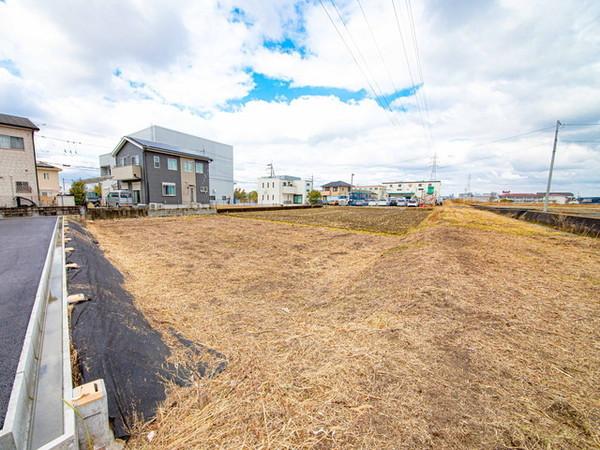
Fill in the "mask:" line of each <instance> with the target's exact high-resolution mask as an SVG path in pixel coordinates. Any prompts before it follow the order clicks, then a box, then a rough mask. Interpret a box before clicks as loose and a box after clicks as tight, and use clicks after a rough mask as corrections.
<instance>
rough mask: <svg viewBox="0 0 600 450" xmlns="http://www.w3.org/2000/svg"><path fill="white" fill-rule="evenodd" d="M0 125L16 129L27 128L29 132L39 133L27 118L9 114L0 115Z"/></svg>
mask: <svg viewBox="0 0 600 450" xmlns="http://www.w3.org/2000/svg"><path fill="white" fill-rule="evenodd" d="M0 125H8V126H10V127H16V128H27V129H30V130H35V131H39V130H40V129H39V128H38V127H37V126H36V125H35V124H34V123H33V122H32V121H31V120H29V119H28V118H26V117H19V116H11V115H10V114H2V113H0Z"/></svg>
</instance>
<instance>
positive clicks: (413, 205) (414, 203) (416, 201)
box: [406, 198, 419, 207]
mask: <svg viewBox="0 0 600 450" xmlns="http://www.w3.org/2000/svg"><path fill="white" fill-rule="evenodd" d="M406 206H412V207H417V206H419V201H418V200H416V199H414V198H411V199H410V200H409V201H408V202H406Z"/></svg>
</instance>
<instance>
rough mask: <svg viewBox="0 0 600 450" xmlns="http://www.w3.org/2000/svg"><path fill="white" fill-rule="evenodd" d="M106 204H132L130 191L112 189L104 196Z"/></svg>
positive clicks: (117, 205)
mask: <svg viewBox="0 0 600 450" xmlns="http://www.w3.org/2000/svg"><path fill="white" fill-rule="evenodd" d="M106 206H116V207H119V206H133V195H132V194H131V191H122V190H121V191H112V192H109V193H108V195H107V196H106Z"/></svg>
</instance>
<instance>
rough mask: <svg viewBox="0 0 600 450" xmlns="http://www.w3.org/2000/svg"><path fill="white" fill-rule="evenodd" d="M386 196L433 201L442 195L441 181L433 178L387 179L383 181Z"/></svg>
mask: <svg viewBox="0 0 600 450" xmlns="http://www.w3.org/2000/svg"><path fill="white" fill-rule="evenodd" d="M383 186H384V187H385V190H386V193H387V196H388V197H404V198H416V199H418V200H421V201H425V202H427V201H435V200H436V199H438V198H440V197H441V195H442V192H441V191H442V182H441V181H435V180H421V181H388V182H385V183H383Z"/></svg>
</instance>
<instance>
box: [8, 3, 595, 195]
mask: <svg viewBox="0 0 600 450" xmlns="http://www.w3.org/2000/svg"><path fill="white" fill-rule="evenodd" d="M0 23H1V24H2V26H1V27H0V43H2V44H1V45H0V112H3V113H8V114H15V115H21V116H26V117H29V118H30V119H32V120H33V121H34V122H35V123H36V124H37V125H38V126H39V127H40V129H41V130H40V132H39V133H37V137H36V147H37V149H38V158H39V159H41V160H44V161H47V162H51V163H55V164H64V165H69V166H71V168H65V170H64V171H63V175H64V178H65V179H66V180H67V182H68V181H70V180H72V179H76V178H79V177H89V176H94V175H96V173H97V171H96V170H95V169H94V168H96V167H98V155H100V154H102V153H107V152H110V151H112V150H113V148H114V147H115V146H116V144H117V143H118V141H119V139H120V137H121V136H123V135H126V134H129V133H132V132H134V131H137V130H140V129H143V128H146V127H148V126H150V125H153V124H154V125H161V126H164V127H168V128H173V129H177V130H180V131H183V132H187V133H191V134H195V135H198V136H202V137H205V138H207V139H211V140H216V141H220V142H224V143H227V144H231V145H233V146H234V164H235V174H234V177H235V180H236V183H237V186H238V187H242V188H245V189H246V190H250V189H254V188H255V186H256V178H258V177H260V176H264V175H265V174H267V164H269V163H271V162H272V163H273V165H274V167H275V171H276V173H277V174H281V175H283V174H286V175H295V176H300V177H305V178H310V177H314V181H315V183H316V184H324V183H326V182H328V181H334V180H345V181H348V182H349V181H350V179H351V176H352V174H354V183H355V184H377V183H381V182H385V181H396V180H408V179H428V178H429V177H430V176H431V170H432V162H433V159H434V155H435V160H436V166H437V176H436V178H438V179H440V180H442V183H443V192H444V193H445V194H450V193H461V192H464V191H465V189H466V188H467V184H468V180H469V178H470V180H471V181H470V190H471V191H474V192H490V191H495V192H501V191H503V190H511V191H513V192H531V191H533V192H538V191H543V190H545V186H546V179H547V173H548V167H549V163H550V156H551V152H552V143H553V137H554V125H555V123H556V121H557V120H560V121H561V122H562V123H564V124H565V125H564V126H562V127H560V129H559V141H558V148H557V155H556V163H555V172H554V177H553V190H555V191H571V192H574V193H576V194H580V195H594V194H595V195H600V125H599V124H600V2H597V1H595V0H590V1H565V0H560V1H558V0H556V1H555V0H545V1H534V0H528V1H522V0H502V1H490V0H477V1H467V0H456V1H453V2H447V1H443V0H424V1H419V0H414V1H410V0H394V1H392V0H335V1H331V0H323V1H322V3H321V2H320V1H319V0H314V1H313V0H306V1H291V0H290V1H288V0H278V1H271V2H269V1H266V0H241V1H233V0H190V1H188V0H169V1H153V0H91V1H87V2H72V1H68V0H53V1H52V2H48V1H44V0H18V1H17V0H0ZM469 175H470V177H469Z"/></svg>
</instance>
